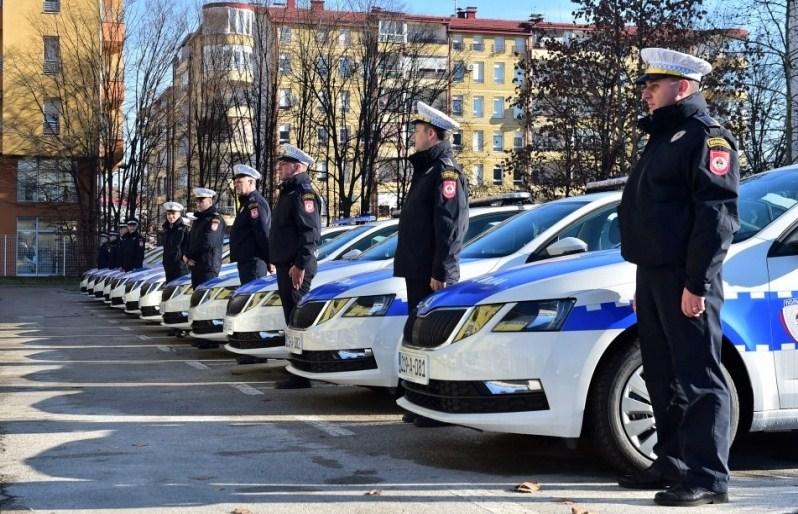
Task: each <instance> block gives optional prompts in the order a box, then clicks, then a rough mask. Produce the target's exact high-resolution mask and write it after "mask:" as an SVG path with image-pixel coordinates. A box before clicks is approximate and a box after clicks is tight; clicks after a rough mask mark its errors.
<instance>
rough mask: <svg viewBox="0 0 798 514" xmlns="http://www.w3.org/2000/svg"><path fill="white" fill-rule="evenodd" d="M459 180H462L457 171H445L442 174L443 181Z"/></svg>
mask: <svg viewBox="0 0 798 514" xmlns="http://www.w3.org/2000/svg"><path fill="white" fill-rule="evenodd" d="M458 178H460V174H459V173H458V172H457V170H453V169H445V170H443V171H442V172H441V179H442V180H457V179H458Z"/></svg>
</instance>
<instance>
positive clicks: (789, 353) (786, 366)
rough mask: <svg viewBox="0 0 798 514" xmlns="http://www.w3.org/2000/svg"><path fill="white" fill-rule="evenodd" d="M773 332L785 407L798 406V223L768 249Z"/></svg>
mask: <svg viewBox="0 0 798 514" xmlns="http://www.w3.org/2000/svg"><path fill="white" fill-rule="evenodd" d="M768 277H769V282H770V283H769V291H770V295H769V302H770V304H769V308H770V311H771V312H770V316H769V318H770V323H771V333H772V334H773V339H772V340H773V344H772V345H771V350H772V351H773V352H774V354H773V355H774V362H775V365H776V381H777V384H778V388H779V404H780V405H781V408H782V409H795V408H798V350H796V345H797V344H798V223H797V224H795V225H793V226H792V227H791V228H790V230H788V231H787V233H786V234H785V235H784V236H782V237H781V238H780V239H779V240H778V241H776V242H775V243H773V246H772V247H771V249H770V252H769V253H768Z"/></svg>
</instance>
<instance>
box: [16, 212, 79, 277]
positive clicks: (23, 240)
mask: <svg viewBox="0 0 798 514" xmlns="http://www.w3.org/2000/svg"><path fill="white" fill-rule="evenodd" d="M76 233H77V223H76V222H75V221H56V220H49V219H46V218H36V217H19V218H17V263H16V264H17V266H16V274H17V275H27V276H52V275H62V276H64V275H74V274H77V268H78V262H77V259H76V256H77V255H78V251H77V242H76V237H75V235H76Z"/></svg>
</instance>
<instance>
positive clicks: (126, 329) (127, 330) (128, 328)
mask: <svg viewBox="0 0 798 514" xmlns="http://www.w3.org/2000/svg"><path fill="white" fill-rule="evenodd" d="M119 328H120V329H122V330H124V331H125V332H130V331H131V330H133V329H132V328H130V327H119Z"/></svg>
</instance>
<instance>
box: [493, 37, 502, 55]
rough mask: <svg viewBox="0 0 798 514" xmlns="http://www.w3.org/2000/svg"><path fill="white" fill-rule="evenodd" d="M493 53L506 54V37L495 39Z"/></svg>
mask: <svg viewBox="0 0 798 514" xmlns="http://www.w3.org/2000/svg"><path fill="white" fill-rule="evenodd" d="M493 53H496V54H503V53H504V36H496V37H494V38H493Z"/></svg>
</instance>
